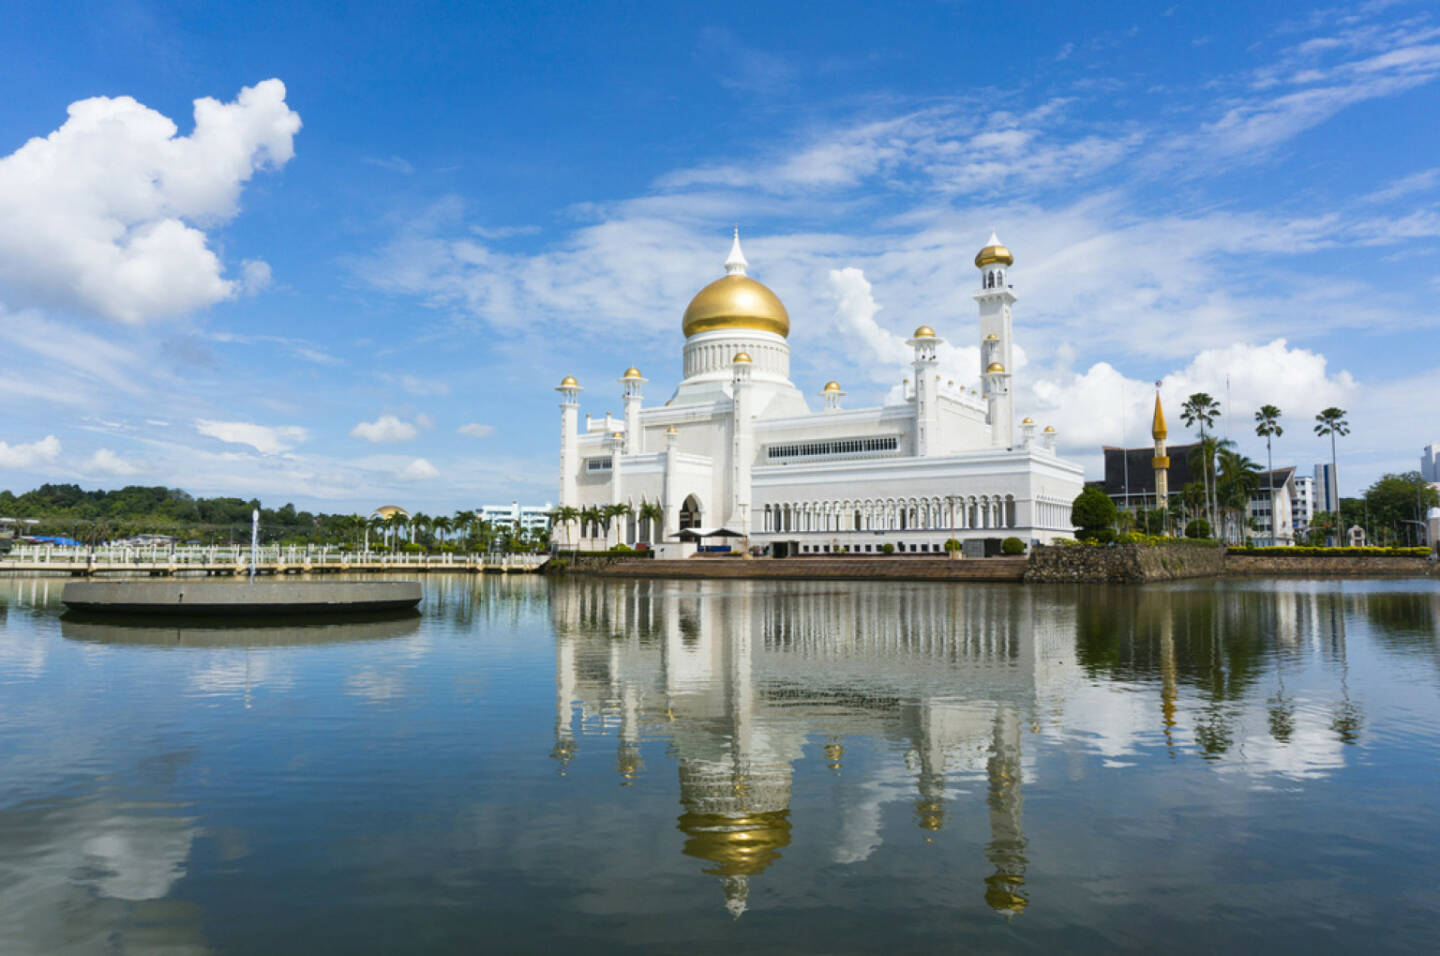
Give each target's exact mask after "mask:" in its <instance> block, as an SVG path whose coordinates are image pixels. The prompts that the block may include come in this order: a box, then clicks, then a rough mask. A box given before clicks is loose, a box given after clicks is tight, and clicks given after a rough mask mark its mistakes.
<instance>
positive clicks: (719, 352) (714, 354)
mask: <svg viewBox="0 0 1440 956" xmlns="http://www.w3.org/2000/svg"><path fill="white" fill-rule="evenodd" d="M782 349H783V347H782V346H779V345H766V344H764V343H761V342H746V343H745V344H743V345H741V344H740V343H737V342H719V343H716V344H713V345H692V346H690V347H688V348H686V349H685V377H686V378H689V377H690V376H692V375H700V374H702V373H705V372H713V371H716V370H717V369H729V368H730V367H731V365H732V363H733V362H734V361H735V353H736V352H742V351H743V352H745V353H746V354H747V355H749V356H750V359H751V361H752V362H754V365H755V368H758V369H761V370H762V371H766V372H773V373H776V374H780V375H788V374H789V371H790V370H789V366H788V364H787V363H786V362H785V357H784V354H783V351H782Z"/></svg>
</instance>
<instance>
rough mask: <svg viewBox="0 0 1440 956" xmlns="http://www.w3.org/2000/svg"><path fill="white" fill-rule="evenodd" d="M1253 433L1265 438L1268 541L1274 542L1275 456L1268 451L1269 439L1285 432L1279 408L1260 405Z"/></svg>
mask: <svg viewBox="0 0 1440 956" xmlns="http://www.w3.org/2000/svg"><path fill="white" fill-rule="evenodd" d="M1255 434H1257V435H1259V436H1260V437H1261V438H1263V439H1265V470H1266V471H1267V472H1269V474H1270V543H1271V544H1272V545H1274V544H1276V543H1277V541H1276V537H1275V530H1276V529H1275V521H1276V514H1275V458H1274V456H1273V455H1272V454H1271V451H1270V440H1271V439H1273V438H1279V437H1280V436H1281V435H1283V434H1285V429H1283V428H1281V427H1280V409H1279V408H1277V407H1275V406H1274V405H1261V406H1260V410H1259V411H1258V412H1256V413H1255Z"/></svg>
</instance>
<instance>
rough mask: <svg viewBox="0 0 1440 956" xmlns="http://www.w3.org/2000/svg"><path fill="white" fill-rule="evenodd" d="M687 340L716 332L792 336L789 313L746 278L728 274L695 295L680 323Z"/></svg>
mask: <svg viewBox="0 0 1440 956" xmlns="http://www.w3.org/2000/svg"><path fill="white" fill-rule="evenodd" d="M681 328H682V330H683V331H684V333H685V337H686V338H689V337H690V336H692V335H696V334H698V333H700V332H710V331H713V330H715V329H754V330H756V331H760V332H774V333H775V334H776V335H782V336H788V335H789V334H790V313H788V312H786V311H785V306H784V305H783V304H782V303H781V302H780V299H779V298H778V297H777V296H776V295H775V293H773V292H771V291H770V290H769V289H768V288H766V287H765V286H764V285H763V284H761V283H759V282H756V281H755V280H754V279H752V278H750V277H749V276H747V275H740V274H735V275H727V276H722V277H720V278H719V279H716V280H715V281H714V282H712V283H710V284H709V285H707V286H706V287H705V288H703V289H701V290H700V291H699V292H698V293H696V295H695V298H693V299H691V300H690V305H689V306H688V307H687V308H686V309H685V318H684V321H683V322H682V324H681Z"/></svg>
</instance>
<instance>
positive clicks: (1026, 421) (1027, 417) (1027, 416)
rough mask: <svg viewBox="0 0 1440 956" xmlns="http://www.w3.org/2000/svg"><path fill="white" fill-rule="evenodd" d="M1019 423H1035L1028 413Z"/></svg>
mask: <svg viewBox="0 0 1440 956" xmlns="http://www.w3.org/2000/svg"><path fill="white" fill-rule="evenodd" d="M1020 424H1022V425H1033V424H1035V419H1033V418H1031V417H1030V416H1029V415H1026V416H1025V420H1024V421H1023V422H1021V423H1020Z"/></svg>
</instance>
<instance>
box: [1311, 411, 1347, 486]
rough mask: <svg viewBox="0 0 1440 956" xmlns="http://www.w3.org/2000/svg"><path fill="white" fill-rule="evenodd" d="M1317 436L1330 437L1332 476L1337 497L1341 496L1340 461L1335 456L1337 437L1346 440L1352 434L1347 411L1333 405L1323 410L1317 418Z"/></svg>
mask: <svg viewBox="0 0 1440 956" xmlns="http://www.w3.org/2000/svg"><path fill="white" fill-rule="evenodd" d="M1315 434H1317V435H1321V436H1324V435H1329V436H1330V474H1331V475H1332V476H1333V477H1334V480H1335V496H1336V497H1337V498H1338V497H1339V496H1340V461H1339V459H1338V458H1337V457H1336V455H1335V436H1336V435H1339V436H1340V437H1341V438H1344V437H1345V436H1346V435H1348V434H1350V423H1349V422H1347V421H1346V420H1345V409H1343V408H1336V407H1335V406H1334V405H1331V406H1330V407H1329V408H1325V409H1321V411H1320V414H1318V415H1316V416H1315Z"/></svg>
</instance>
